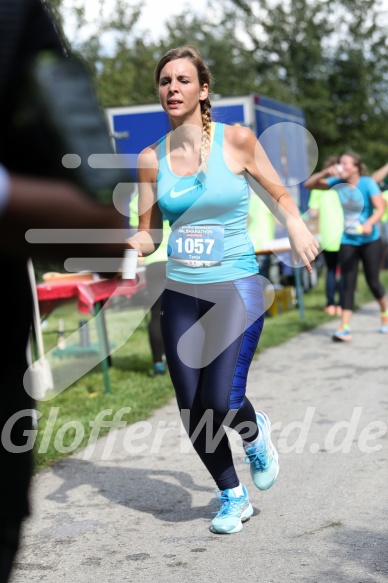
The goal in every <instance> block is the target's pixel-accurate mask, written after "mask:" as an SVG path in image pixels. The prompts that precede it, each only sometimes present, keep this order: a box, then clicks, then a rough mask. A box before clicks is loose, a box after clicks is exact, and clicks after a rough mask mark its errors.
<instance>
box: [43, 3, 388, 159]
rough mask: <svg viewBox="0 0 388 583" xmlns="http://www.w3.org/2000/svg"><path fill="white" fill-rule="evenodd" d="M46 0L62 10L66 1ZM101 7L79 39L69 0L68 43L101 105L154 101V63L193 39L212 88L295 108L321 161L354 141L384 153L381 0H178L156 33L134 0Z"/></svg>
mask: <svg viewBox="0 0 388 583" xmlns="http://www.w3.org/2000/svg"><path fill="white" fill-rule="evenodd" d="M46 1H47V2H48V3H49V4H51V5H52V6H53V7H54V9H55V10H56V12H57V13H59V14H62V15H63V6H62V3H63V2H62V0H46ZM99 4H100V15H101V16H100V18H99V19H97V22H96V23H95V27H94V31H93V32H92V33H90V34H89V35H86V36H85V34H82V31H83V30H85V28H87V24H88V23H87V22H86V21H85V10H84V4H83V2H82V1H81V0H74V9H73V13H74V14H73V15H74V17H75V20H76V23H77V25H76V32H75V33H74V38H73V39H71V44H72V46H73V48H74V49H75V50H76V51H77V52H78V53H79V54H81V55H82V57H83V58H84V59H85V60H86V61H87V62H88V63H89V65H90V68H91V70H92V72H93V75H94V78H95V81H96V87H97V91H98V95H99V97H100V100H101V102H102V104H103V105H105V106H108V105H109V106H114V105H127V104H140V103H152V102H156V100H157V97H156V93H155V89H154V86H153V71H154V67H155V65H156V62H157V61H158V59H159V58H160V56H161V55H162V54H163V53H164V52H165V51H166V50H168V49H170V48H172V47H174V46H179V45H182V44H192V45H195V46H196V47H197V48H198V49H199V50H200V52H201V54H202V55H203V57H204V58H205V59H206V61H207V62H208V64H209V66H210V69H211V71H212V74H213V77H214V84H213V87H212V89H213V92H214V93H216V94H221V95H222V96H231V95H243V94H247V93H251V92H257V93H261V94H263V95H266V96H268V97H272V98H275V99H278V100H281V101H286V102H289V103H292V104H294V105H297V106H299V107H301V108H302V109H303V110H304V111H305V114H306V120H307V127H308V129H309V130H310V131H311V133H312V134H313V136H314V137H315V139H316V141H317V143H318V146H319V151H320V155H321V159H322V158H323V157H326V156H327V155H329V154H331V153H333V152H341V151H343V150H344V149H349V148H351V149H353V150H357V151H359V152H360V153H361V154H362V155H363V156H364V157H365V159H366V162H367V164H368V165H369V166H370V168H371V169H374V168H376V167H378V166H380V165H381V164H383V163H385V162H386V161H387V160H388V142H387V141H386V140H385V136H384V135H383V131H382V128H385V127H386V121H387V117H388V101H387V96H388V91H387V90H388V87H387V85H388V51H387V40H386V24H387V22H386V17H385V16H384V14H383V13H382V11H381V0H208V9H207V11H206V12H205V14H204V15H202V16H201V17H199V16H197V15H195V14H191V13H190V12H189V11H188V10H187V9H185V7H183V8H182V14H180V15H178V16H175V17H172V18H171V19H170V21H169V22H168V24H167V27H166V30H165V32H164V34H163V35H162V36H161V38H159V39H158V40H154V39H152V38H151V36H150V35H149V34H147V32H141V33H140V32H139V31H138V30H137V28H136V24H137V22H138V19H139V16H140V15H141V10H142V5H141V3H140V2H139V4H138V5H134V4H133V3H131V4H129V3H128V0H114V1H113V0H110V1H109V2H107V1H105V0H99ZM107 7H108V8H109V12H108V13H107V11H106V8H107ZM104 9H105V12H104Z"/></svg>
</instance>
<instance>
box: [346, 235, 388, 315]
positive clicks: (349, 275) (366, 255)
mask: <svg viewBox="0 0 388 583" xmlns="http://www.w3.org/2000/svg"><path fill="white" fill-rule="evenodd" d="M382 252H383V247H382V243H381V239H377V241H372V243H366V244H365V245H359V246H356V245H341V247H340V251H339V262H340V267H341V277H342V286H343V295H342V308H343V309H345V310H353V309H354V293H355V290H356V284H357V274H358V264H359V260H360V259H361V261H362V266H363V269H364V274H365V279H366V282H367V284H368V286H369V288H370V290H371V292H372V294H373V295H374V297H375V298H376V300H380V299H381V298H382V297H384V295H385V290H384V288H383V286H382V285H381V283H380V280H379V272H380V265H381V257H382Z"/></svg>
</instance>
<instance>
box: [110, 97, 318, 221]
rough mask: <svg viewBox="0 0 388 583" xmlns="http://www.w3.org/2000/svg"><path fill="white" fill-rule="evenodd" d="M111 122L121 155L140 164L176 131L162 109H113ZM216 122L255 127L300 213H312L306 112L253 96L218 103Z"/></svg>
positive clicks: (214, 107) (156, 106)
mask: <svg viewBox="0 0 388 583" xmlns="http://www.w3.org/2000/svg"><path fill="white" fill-rule="evenodd" d="M106 116H107V119H108V124H109V126H110V131H111V135H112V137H113V140H114V142H115V148H116V152H117V153H120V154H132V156H134V157H135V158H134V160H136V157H137V155H138V154H139V153H140V152H141V150H142V149H143V148H145V147H146V146H148V145H150V144H152V143H154V142H156V141H157V140H158V139H159V138H161V137H162V136H163V135H164V134H166V133H168V132H169V131H170V130H171V126H170V123H169V119H168V117H167V115H166V113H165V112H164V111H163V109H162V107H161V106H160V105H159V104H151V105H134V106H128V107H110V108H107V109H106ZM212 118H213V120H214V121H219V122H223V123H227V124H230V125H237V124H240V125H244V126H247V127H249V128H250V129H251V130H252V131H253V132H254V134H255V135H256V136H257V137H258V138H259V139H260V142H261V144H262V146H263V147H264V149H265V151H266V153H267V155H268V157H269V159H270V160H271V162H272V164H273V166H274V167H275V169H276V171H277V172H278V174H279V176H280V177H281V179H282V181H283V182H284V184H285V185H286V186H287V188H288V190H289V191H290V192H291V194H292V196H293V198H294V200H295V202H296V203H297V205H298V207H299V208H300V210H301V211H302V212H304V211H305V210H307V201H308V191H307V190H306V189H305V188H304V186H303V182H304V180H306V178H307V177H308V175H309V172H308V145H307V143H306V131H305V117H304V113H303V110H302V109H300V108H298V107H295V106H293V105H290V104H288V103H282V102H280V101H277V100H275V99H270V98H269V97H264V96H263V95H259V94H257V93H252V94H250V95H244V96H242V97H224V98H220V99H214V100H212Z"/></svg>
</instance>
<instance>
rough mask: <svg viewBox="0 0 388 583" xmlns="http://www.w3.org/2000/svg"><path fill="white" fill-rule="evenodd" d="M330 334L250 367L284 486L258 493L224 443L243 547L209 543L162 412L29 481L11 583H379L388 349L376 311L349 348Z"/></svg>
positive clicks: (232, 538) (180, 450)
mask: <svg viewBox="0 0 388 583" xmlns="http://www.w3.org/2000/svg"><path fill="white" fill-rule="evenodd" d="M337 325H338V320H336V319H333V321H331V322H329V323H328V324H325V325H324V326H321V327H319V328H317V329H315V330H313V331H311V332H308V333H303V334H301V335H299V336H298V337H296V338H294V339H292V340H291V341H289V342H287V343H285V344H282V345H281V346H279V347H277V348H272V349H269V350H266V351H265V352H263V353H262V354H261V355H260V356H259V357H258V358H257V359H256V360H255V361H254V363H253V365H252V367H251V371H250V375H249V383H248V395H249V397H250V399H251V400H252V402H253V404H254V406H255V407H256V408H259V409H262V410H264V411H266V412H267V414H268V415H269V417H270V419H271V421H272V424H273V440H274V443H275V444H276V445H277V447H278V449H279V454H280V473H279V477H278V481H277V482H276V484H275V485H274V486H273V487H272V488H271V489H270V490H269V491H267V492H260V491H258V490H256V488H255V487H254V485H253V483H252V482H251V479H250V474H249V466H247V465H246V464H245V463H244V459H243V458H244V456H243V452H242V449H241V445H240V443H239V441H238V439H237V438H236V434H235V433H234V432H231V433H230V438H231V447H232V450H233V453H234V459H235V464H236V468H237V471H238V473H239V476H240V480H241V481H242V482H243V483H244V484H245V485H246V486H247V488H248V491H249V494H250V498H251V502H252V505H253V507H254V515H253V517H252V518H251V519H250V520H249V521H248V522H246V523H245V524H244V528H243V530H242V531H241V532H240V533H238V534H235V535H215V534H212V533H211V532H210V531H209V530H208V526H209V522H210V520H211V519H212V516H213V515H212V512H213V511H214V510H215V508H214V503H215V490H216V488H215V486H214V484H213V482H212V480H211V478H210V477H209V476H208V474H207V471H206V470H205V468H204V467H203V466H202V464H201V462H200V461H199V459H198V458H197V455H196V454H195V453H194V452H193V450H192V449H191V448H190V443H189V442H188V439H187V437H186V436H185V435H184V434H183V432H182V430H181V425H180V421H179V417H178V413H177V408H176V404H175V401H171V403H169V404H168V405H167V406H166V407H164V408H162V409H160V410H158V411H157V412H156V414H155V415H153V416H152V417H151V418H150V419H149V420H147V421H145V422H143V423H138V424H135V425H132V426H126V427H123V428H121V429H119V430H117V431H112V432H111V433H110V434H109V436H108V437H104V438H101V439H99V440H98V441H97V443H96V445H95V446H90V447H89V448H87V449H86V450H83V451H81V452H79V453H77V454H76V455H72V456H70V457H68V458H66V459H65V460H63V461H61V462H59V463H57V464H56V465H54V466H53V467H52V468H50V469H47V470H44V471H43V472H41V473H40V474H38V475H37V476H36V477H35V479H34V483H33V490H32V501H33V514H32V516H31V518H30V519H29V520H28V521H27V522H26V525H25V529H24V536H23V543H22V548H21V551H20V553H19V555H18V557H17V563H16V566H15V570H14V575H13V578H12V583H27V582H28V583H31V582H33V581H42V582H44V583H70V582H76V583H92V582H96V581H104V582H108V583H122V582H123V583H124V582H147V583H150V582H154V583H167V582H168V583H171V582H173V583H175V582H176V583H186V582H195V583H202V582H204V583H205V582H208V581H209V582H220V583H221V582H222V583H236V581H239V582H240V581H244V582H245V581H252V583H256V582H258V581H260V582H262V583H286V582H287V583H288V582H293V581H297V582H301V583H302V582H306V583H307V582H308V583H314V582H317V583H323V582H330V583H333V582H335V583H337V582H338V583H339V582H341V583H342V582H343V583H387V581H388V536H387V535H388V526H387V525H388V494H387V491H388V488H387V482H388V437H387V436H388V430H387V424H388V335H382V334H379V333H378V326H379V315H378V311H377V307H376V305H375V304H374V303H373V304H366V305H365V306H363V307H362V309H361V310H359V311H358V312H357V313H356V314H355V315H354V317H353V321H352V331H353V341H352V342H351V343H346V344H342V343H340V344H339V343H334V342H333V341H332V340H331V334H332V332H333V331H334V330H335V328H336V327H337ZM129 404H130V403H129Z"/></svg>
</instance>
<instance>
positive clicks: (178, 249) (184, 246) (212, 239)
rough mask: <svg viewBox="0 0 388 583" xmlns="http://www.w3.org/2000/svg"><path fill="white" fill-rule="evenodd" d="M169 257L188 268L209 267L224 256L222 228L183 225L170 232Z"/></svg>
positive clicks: (218, 226)
mask: <svg viewBox="0 0 388 583" xmlns="http://www.w3.org/2000/svg"><path fill="white" fill-rule="evenodd" d="M168 251H169V257H171V259H174V260H175V261H179V262H180V263H183V264H184V265H187V266H188V267H211V266H212V265H217V263H220V262H221V261H222V258H223V255H224V228H223V227H222V226H220V225H183V226H182V227H179V228H178V229H174V230H173V231H172V232H171V235H170V238H169V241H168Z"/></svg>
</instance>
